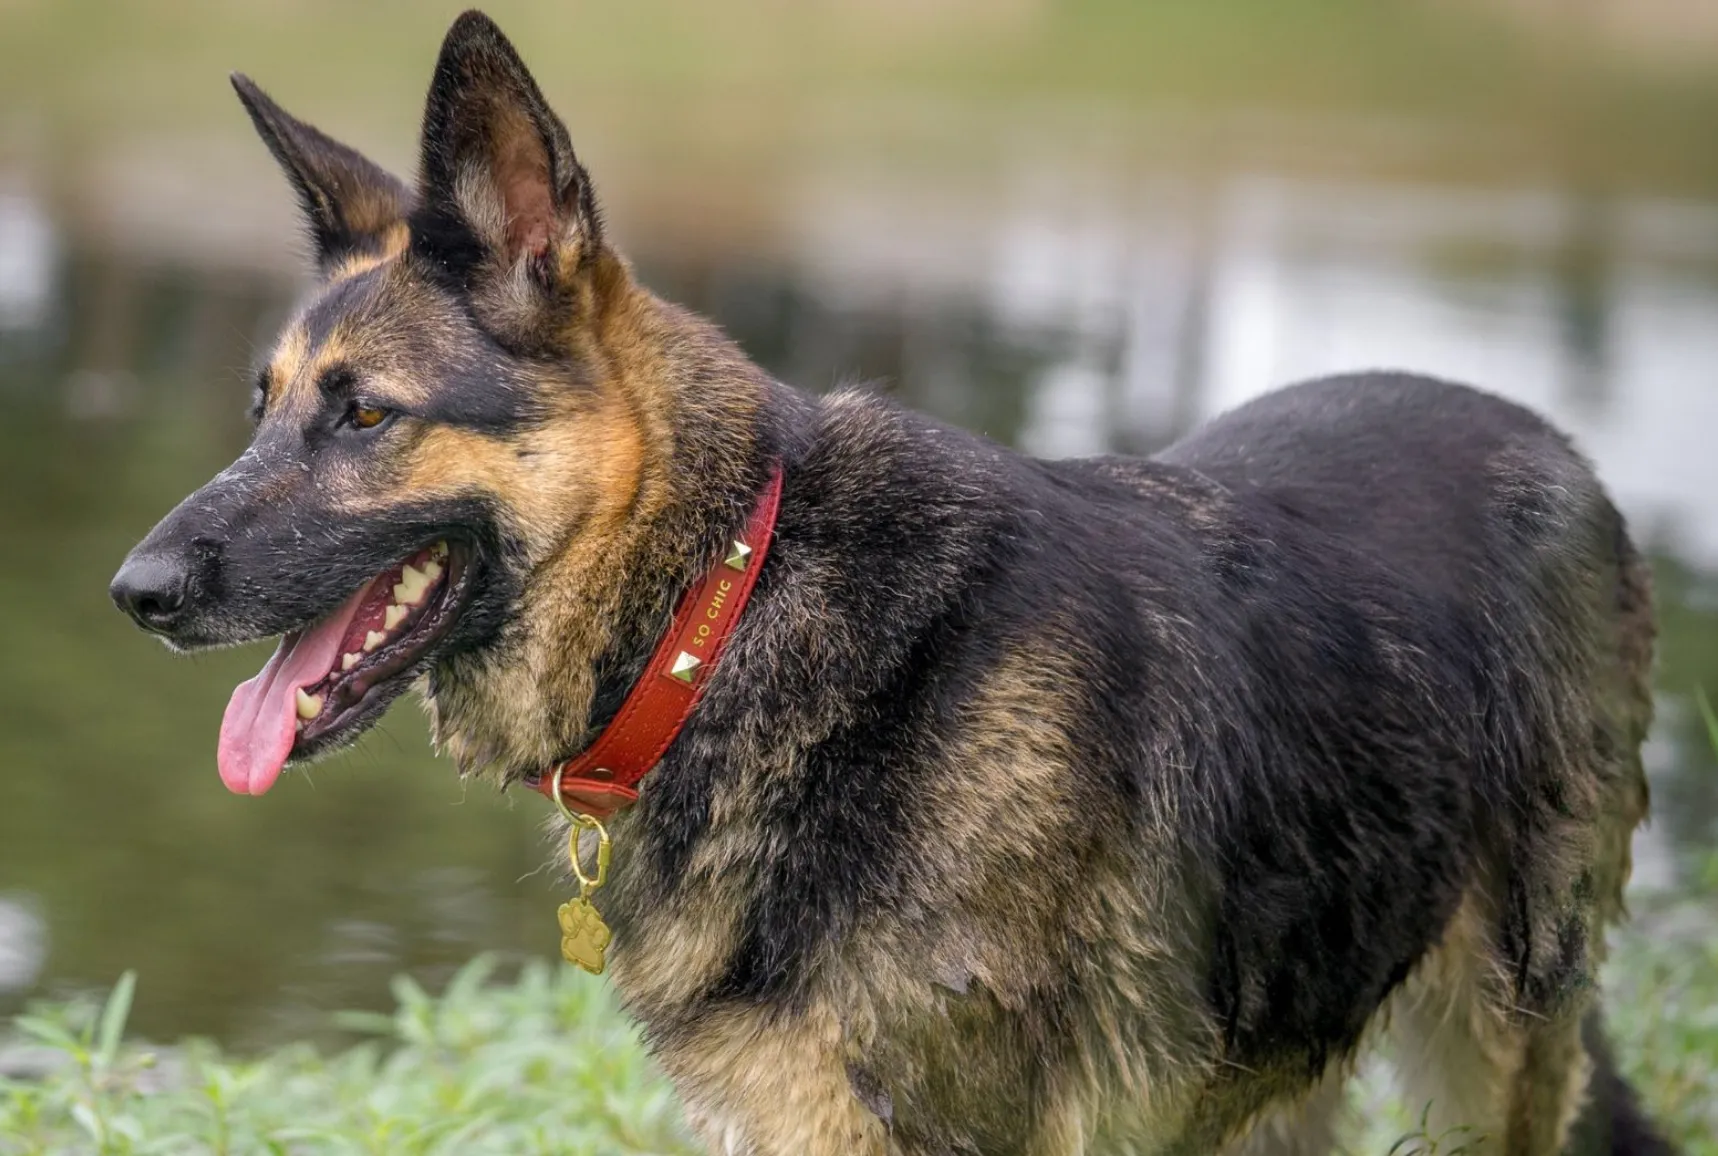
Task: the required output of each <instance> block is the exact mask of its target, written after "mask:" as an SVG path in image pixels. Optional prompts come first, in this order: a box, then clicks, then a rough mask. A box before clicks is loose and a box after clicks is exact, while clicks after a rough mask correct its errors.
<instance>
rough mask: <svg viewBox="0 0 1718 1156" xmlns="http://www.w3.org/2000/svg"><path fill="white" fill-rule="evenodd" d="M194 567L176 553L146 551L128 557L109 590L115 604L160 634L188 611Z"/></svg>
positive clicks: (167, 630) (144, 627)
mask: <svg viewBox="0 0 1718 1156" xmlns="http://www.w3.org/2000/svg"><path fill="white" fill-rule="evenodd" d="M190 585H191V570H190V567H189V566H187V565H186V564H185V561H184V560H183V559H182V558H179V557H176V556H174V555H172V554H143V555H138V556H133V557H130V558H127V559H126V560H125V564H124V565H123V566H121V567H120V568H119V573H117V574H115V575H114V576H113V585H111V586H109V587H108V588H107V592H108V593H109V594H110V595H112V596H113V604H114V605H115V606H117V607H119V608H120V609H121V610H123V611H125V612H126V613H127V614H129V615H131V617H132V618H133V619H135V620H136V622H137V625H139V626H141V627H143V629H145V630H153V631H155V632H156V633H158V634H166V633H169V632H170V631H171V630H172V629H173V627H174V626H175V625H176V624H177V623H178V622H179V619H180V617H181V616H182V615H183V614H184V611H185V592H186V591H187V590H188V589H189V588H190Z"/></svg>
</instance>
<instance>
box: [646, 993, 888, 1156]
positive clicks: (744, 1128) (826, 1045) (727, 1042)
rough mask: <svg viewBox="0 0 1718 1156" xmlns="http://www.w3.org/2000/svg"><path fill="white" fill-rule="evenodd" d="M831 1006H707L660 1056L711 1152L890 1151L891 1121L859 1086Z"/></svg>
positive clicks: (879, 1154)
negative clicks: (792, 1009)
mask: <svg viewBox="0 0 1718 1156" xmlns="http://www.w3.org/2000/svg"><path fill="white" fill-rule="evenodd" d="M842 1043H843V1041H842V1039H841V1032H840V1028H839V1026H838V1024H837V1021H836V1017H835V1016H834V1015H833V1014H831V1013H830V1012H829V1011H828V1009H827V1008H823V1009H814V1010H810V1011H807V1012H805V1013H803V1014H788V1013H782V1012H767V1011H764V1010H760V1009H755V1008H745V1009H740V1008H733V1009H724V1010H722V1011H720V1012H707V1013H705V1014H704V1015H703V1016H702V1017H700V1020H699V1022H698V1024H697V1026H696V1028H693V1029H689V1030H687V1031H684V1032H677V1033H673V1035H672V1036H671V1037H670V1038H666V1039H663V1040H661V1041H659V1043H658V1052H657V1054H658V1058H659V1059H660V1060H661V1062H662V1066H663V1068H664V1069H665V1070H666V1071H667V1072H668V1075H669V1077H670V1078H671V1079H673V1081H674V1084H675V1087H676V1089H677V1090H678V1091H679V1093H680V1098H681V1101H682V1103H683V1104H684V1105H685V1110H686V1119H687V1122H688V1123H689V1124H691V1125H692V1127H693V1129H694V1130H695V1131H696V1132H697V1134H698V1136H699V1138H700V1139H702V1140H703V1141H704V1143H705V1144H706V1145H707V1146H708V1147H709V1149H710V1152H711V1153H712V1156H891V1153H893V1151H894V1149H893V1148H891V1146H890V1144H889V1132H888V1126H887V1125H886V1124H885V1123H884V1122H883V1120H882V1119H880V1118H879V1117H878V1116H877V1114H876V1113H875V1112H874V1111H873V1110H871V1109H870V1108H867V1107H866V1106H865V1104H864V1103H863V1102H862V1101H861V1100H860V1098H859V1096H858V1094H857V1093H856V1092H855V1090H854V1087H853V1083H852V1081H851V1079H850V1078H849V1075H848V1071H847V1065H846V1062H845V1060H844V1059H843V1058H842V1057H843V1047H842Z"/></svg>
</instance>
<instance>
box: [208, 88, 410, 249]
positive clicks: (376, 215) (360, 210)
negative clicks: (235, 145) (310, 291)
mask: <svg viewBox="0 0 1718 1156" xmlns="http://www.w3.org/2000/svg"><path fill="white" fill-rule="evenodd" d="M232 80H233V89H234V91H236V92H237V93H238V94H239V100H241V101H243V102H244V106H245V111H246V112H248V113H250V114H251V123H252V124H254V125H256V130H257V133H258V135H260V136H261V137H262V139H263V143H264V144H266V145H268V151H269V152H271V153H273V154H274V159H275V160H277V161H279V162H280V167H281V168H282V169H284V170H285V171H286V176H287V179H288V180H290V181H291V182H292V187H293V190H294V191H295V192H297V194H298V200H299V203H300V204H301V205H302V206H303V208H304V215H305V218H306V219H307V220H308V222H309V224H310V239H311V241H312V242H313V243H314V244H315V246H316V263H317V265H318V267H319V268H320V269H321V270H322V271H323V272H327V271H328V269H329V268H330V267H332V266H334V265H337V264H339V263H340V262H341V261H342V260H344V259H345V258H347V257H350V256H352V255H354V254H357V253H363V252H375V251H380V250H381V249H383V248H385V247H386V245H387V244H388V239H389V235H390V233H392V232H393V230H395V229H396V228H397V227H399V226H400V225H402V224H403V222H404V221H405V216H406V213H407V212H409V211H410V209H411V193H410V192H408V191H407V190H406V187H405V186H404V185H403V184H401V183H400V182H399V181H398V180H396V179H394V178H393V177H392V176H389V175H388V174H387V173H386V172H385V171H383V170H382V169H381V168H380V167H379V166H377V165H376V164H374V163H373V162H371V161H369V160H366V159H365V158H364V157H362V156H360V155H359V154H358V153H357V152H355V151H354V150H352V149H349V148H347V147H346V146H345V145H343V144H341V143H340V142H339V141H336V140H332V139H330V138H329V137H327V136H325V135H323V134H322V133H321V132H319V131H317V130H316V129H314V128H312V127H310V126H309V125H307V124H305V123H304V122H303V121H301V120H298V119H297V118H296V117H293V116H292V115H291V114H289V113H288V112H287V111H286V110H285V109H283V108H281V107H280V105H278V104H276V103H275V102H274V101H272V100H270V99H269V98H268V96H267V94H265V93H264V92H263V90H262V89H260V88H258V87H257V86H256V85H255V84H253V83H252V82H251V80H250V78H249V77H247V76H244V75H242V74H240V73H237V72H235V73H233V77H232Z"/></svg>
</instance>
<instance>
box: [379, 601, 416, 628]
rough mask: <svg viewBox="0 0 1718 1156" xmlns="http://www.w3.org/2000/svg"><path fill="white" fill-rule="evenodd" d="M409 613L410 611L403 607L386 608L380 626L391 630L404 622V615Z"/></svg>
mask: <svg viewBox="0 0 1718 1156" xmlns="http://www.w3.org/2000/svg"><path fill="white" fill-rule="evenodd" d="M410 613H411V611H409V610H407V609H406V608H405V607H404V606H390V607H388V610H387V613H385V614H383V615H382V626H383V627H384V628H385V629H387V630H392V629H393V628H394V627H396V626H398V625H399V624H400V623H402V622H404V621H405V620H406V615H407V614H410Z"/></svg>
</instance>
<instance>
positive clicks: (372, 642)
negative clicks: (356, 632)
mask: <svg viewBox="0 0 1718 1156" xmlns="http://www.w3.org/2000/svg"><path fill="white" fill-rule="evenodd" d="M386 641H388V636H387V635H386V634H383V633H382V632H381V631H380V630H372V631H370V633H368V634H366V635H365V636H364V653H366V654H368V653H369V652H370V651H372V650H374V649H376V647H378V646H380V645H382V643H384V642H386Z"/></svg>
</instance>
